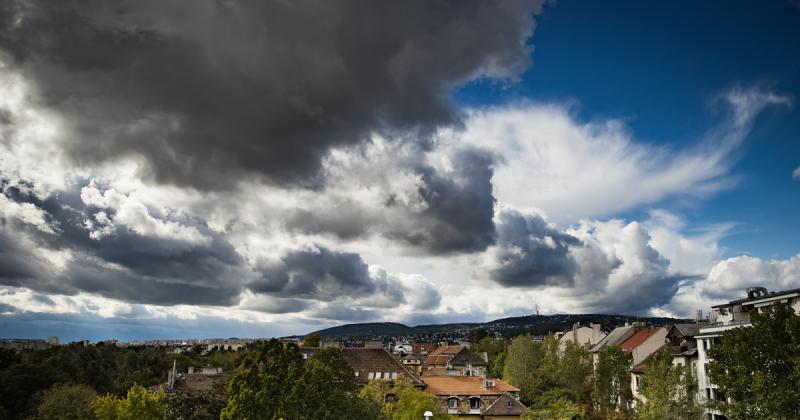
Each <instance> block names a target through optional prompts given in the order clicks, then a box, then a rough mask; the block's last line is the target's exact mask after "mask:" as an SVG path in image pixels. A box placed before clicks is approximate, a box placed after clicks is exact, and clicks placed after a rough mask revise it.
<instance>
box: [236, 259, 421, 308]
mask: <svg viewBox="0 0 800 420" xmlns="http://www.w3.org/2000/svg"><path fill="white" fill-rule="evenodd" d="M259 271H260V272H261V274H262V276H261V278H260V279H258V280H256V281H255V282H253V283H252V284H250V285H249V288H250V290H252V291H254V292H260V293H267V294H270V295H275V296H283V297H295V298H304V299H316V300H323V301H330V300H333V299H336V298H340V297H348V298H361V297H366V296H373V295H383V296H385V297H389V298H390V299H391V300H392V302H393V304H394V305H397V304H401V303H403V302H404V301H405V300H404V296H403V290H402V287H401V286H400V285H399V284H397V283H396V282H392V281H390V280H389V279H387V278H385V277H381V276H375V277H373V276H371V275H370V272H369V267H368V266H367V264H366V263H365V262H364V260H363V259H361V256H359V255H358V254H355V253H349V252H336V251H331V250H329V249H327V248H325V247H322V246H316V247H314V248H310V249H300V250H294V251H290V252H288V253H287V254H285V255H284V256H283V257H281V259H280V261H277V262H269V263H264V264H262V265H261V267H260V268H259Z"/></svg>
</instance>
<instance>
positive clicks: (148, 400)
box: [92, 385, 165, 420]
mask: <svg viewBox="0 0 800 420" xmlns="http://www.w3.org/2000/svg"><path fill="white" fill-rule="evenodd" d="M163 399H164V391H163V390H158V391H157V392H148V391H147V390H146V389H145V388H144V387H143V386H141V385H134V386H133V387H132V388H131V389H129V390H128V395H127V397H126V398H125V399H119V398H116V397H114V396H113V395H105V396H102V397H97V399H95V401H94V403H92V406H93V408H94V414H95V416H97V418H98V419H99V420H161V419H163V418H164V408H165V407H164V402H163Z"/></svg>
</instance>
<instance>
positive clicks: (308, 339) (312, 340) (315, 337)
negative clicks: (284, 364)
mask: <svg viewBox="0 0 800 420" xmlns="http://www.w3.org/2000/svg"><path fill="white" fill-rule="evenodd" d="M320 341H322V336H321V335H319V333H316V332H313V333H311V334H307V335H306V336H305V337H303V347H319V342H320Z"/></svg>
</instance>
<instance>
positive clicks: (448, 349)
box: [431, 346, 461, 356]
mask: <svg viewBox="0 0 800 420" xmlns="http://www.w3.org/2000/svg"><path fill="white" fill-rule="evenodd" d="M459 350H461V346H442V347H436V348H435V349H433V351H432V352H431V354H432V355H433V354H449V355H451V356H452V355H454V354H456V353H458V351H459Z"/></svg>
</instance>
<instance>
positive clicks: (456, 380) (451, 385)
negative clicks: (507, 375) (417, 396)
mask: <svg viewBox="0 0 800 420" xmlns="http://www.w3.org/2000/svg"><path fill="white" fill-rule="evenodd" d="M420 379H422V381H423V382H425V384H426V385H427V386H428V387H427V390H428V392H430V393H432V394H434V395H442V396H450V395H501V394H502V393H504V392H519V388H515V387H513V386H511V385H509V384H507V383H505V382H503V381H501V380H500V379H489V380H491V381H494V382H495V386H494V388H484V387H482V386H481V378H479V377H477V376H423V377H421V378H420Z"/></svg>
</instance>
